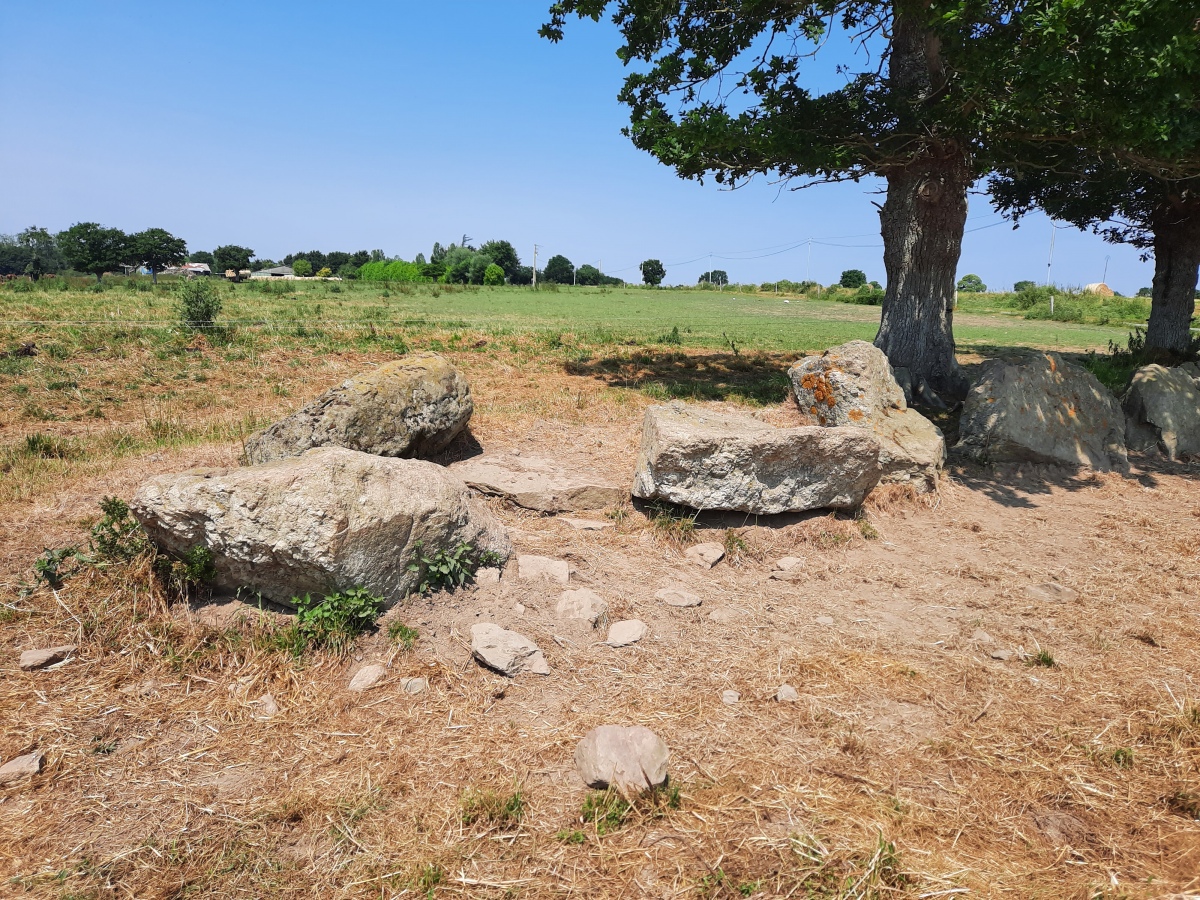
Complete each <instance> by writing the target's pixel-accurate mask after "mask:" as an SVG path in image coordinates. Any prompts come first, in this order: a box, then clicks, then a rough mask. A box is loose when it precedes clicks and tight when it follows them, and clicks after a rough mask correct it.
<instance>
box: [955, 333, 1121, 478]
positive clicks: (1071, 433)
mask: <svg viewBox="0 0 1200 900" xmlns="http://www.w3.org/2000/svg"><path fill="white" fill-rule="evenodd" d="M959 435H960V436H961V437H960V440H959V442H958V444H957V445H956V446H955V449H956V450H961V451H963V452H965V453H966V454H968V455H969V456H973V457H975V458H977V459H986V460H992V461H996V462H1037V463H1058V464H1067V465H1071V466H1083V467H1088V468H1092V469H1096V470H1098V471H1108V470H1111V469H1116V470H1119V471H1125V470H1127V469H1128V468H1129V460H1128V457H1127V454H1126V450H1125V416H1124V414H1123V413H1122V411H1121V405H1120V404H1119V403H1117V399H1116V398H1115V397H1114V396H1113V395H1112V394H1111V393H1109V391H1108V389H1107V388H1105V387H1104V385H1102V384H1101V383H1100V382H1099V381H1097V380H1096V376H1094V375H1093V374H1092V373H1091V372H1088V371H1087V370H1086V369H1083V368H1081V367H1079V366H1076V365H1073V364H1072V363H1069V362H1067V361H1065V360H1064V359H1063V358H1062V357H1061V356H1059V355H1058V354H1057V353H1039V354H1037V355H1036V356H1033V357H1030V358H1029V359H1025V360H1022V361H1021V362H1006V361H1004V360H992V361H991V362H988V363H985V364H984V365H983V367H982V370H981V372H980V376H979V379H978V380H977V381H976V382H975V386H974V387H972V388H971V392H970V393H969V394H968V395H967V400H966V403H965V404H964V405H963V410H962V417H961V419H960V420H959Z"/></svg>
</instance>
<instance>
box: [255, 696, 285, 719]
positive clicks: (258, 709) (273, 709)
mask: <svg viewBox="0 0 1200 900" xmlns="http://www.w3.org/2000/svg"><path fill="white" fill-rule="evenodd" d="M277 715H279V704H278V703H276V702H275V698H274V697H272V696H271V695H270V694H263V695H262V696H261V697H259V698H258V699H257V700H255V701H254V716H255V718H258V719H270V718H271V717H273V716H277Z"/></svg>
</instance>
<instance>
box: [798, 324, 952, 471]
mask: <svg viewBox="0 0 1200 900" xmlns="http://www.w3.org/2000/svg"><path fill="white" fill-rule="evenodd" d="M788 377H789V378H790V379H791V382H792V390H793V392H794V393H795V396H796V405H797V406H798V407H799V409H800V412H801V414H802V415H805V416H807V417H808V418H809V419H810V420H815V421H816V422H817V423H819V424H821V425H830V426H850V427H855V428H862V429H864V430H866V431H869V432H871V433H872V434H874V435H875V437H876V439H877V440H878V441H879V447H880V450H879V465H880V468H881V470H882V474H881V476H880V479H879V480H880V481H881V482H884V483H894V484H911V485H912V486H913V487H915V488H916V489H917V490H919V491H928V490H933V489H934V488H935V487H936V486H937V479H938V472H939V471H940V470H941V468H942V465H943V463H944V462H945V459H946V440H945V438H944V437H943V436H942V432H941V429H939V428H938V427H937V426H936V425H934V424H933V423H932V422H930V421H929V420H928V419H926V418H925V417H924V416H922V415H921V414H920V413H919V412H917V411H916V410H915V409H910V408H909V407H908V403H907V401H906V400H905V397H904V391H903V389H902V388H901V387H900V384H899V382H897V380H896V377H895V374H894V373H893V370H892V367H891V365H890V364H889V363H888V359H887V356H885V355H884V353H883V351H882V350H880V349H879V348H878V347H876V346H875V345H874V344H870V343H867V342H866V341H848V342H847V343H845V344H842V345H840V346H838V347H830V348H829V349H828V350H826V351H825V352H824V353H822V354H820V355H819V356H806V357H804V358H803V359H801V360H800V361H799V362H797V363H796V364H795V365H794V366H792V368H790V369H789V370H788Z"/></svg>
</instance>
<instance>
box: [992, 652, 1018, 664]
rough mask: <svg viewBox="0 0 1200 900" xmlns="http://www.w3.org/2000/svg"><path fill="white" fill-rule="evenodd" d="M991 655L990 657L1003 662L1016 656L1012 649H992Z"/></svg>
mask: <svg viewBox="0 0 1200 900" xmlns="http://www.w3.org/2000/svg"><path fill="white" fill-rule="evenodd" d="M991 655H992V659H999V660H1003V661H1005V662H1007V661H1008V660H1010V659H1012V658H1013V657H1014V656H1016V654H1015V653H1014V652H1013V651H1012V650H993V651H992V654H991Z"/></svg>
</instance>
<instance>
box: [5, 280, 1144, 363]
mask: <svg viewBox="0 0 1200 900" xmlns="http://www.w3.org/2000/svg"><path fill="white" fill-rule="evenodd" d="M83 284H84V282H77V283H75V284H74V285H73V286H72V288H71V289H69V290H58V289H45V288H43V287H42V286H40V285H39V286H38V289H36V290H33V291H20V292H18V291H15V290H13V289H12V288H11V287H9V288H7V289H5V290H3V291H2V292H0V336H2V337H3V339H4V340H6V341H7V342H8V343H12V342H13V341H16V340H20V339H22V338H23V337H27V336H28V335H29V334H30V333H32V332H39V331H41V332H45V331H50V332H60V333H64V334H65V333H69V334H70V335H72V336H74V337H76V338H82V337H83V335H84V334H88V333H90V334H91V335H92V336H93V337H92V339H93V340H96V339H98V340H99V341H100V342H103V341H104V340H105V339H104V338H103V337H102V336H101V335H100V332H104V331H110V332H111V331H114V330H120V331H124V332H126V333H128V331H129V330H130V329H132V330H134V331H137V330H140V329H149V330H157V329H162V328H170V327H173V326H174V325H175V323H176V320H177V313H176V310H175V306H174V297H173V293H172V288H171V286H170V285H169V284H167V283H165V282H164V283H162V284H160V285H159V286H158V287H157V288H151V287H150V285H149V283H148V280H147V279H141V280H138V281H127V280H124V279H115V280H114V281H113V282H111V283H108V284H107V285H106V289H105V290H104V291H102V292H93V291H92V290H90V289H87V288H84V287H83ZM220 287H221V290H222V292H223V298H224V310H223V312H222V314H221V316H220V318H219V321H220V322H221V323H223V324H227V325H232V326H236V328H237V329H238V330H241V331H245V330H262V331H266V332H276V333H281V334H290V335H294V336H296V337H299V338H305V337H310V336H312V337H315V336H320V337H321V338H322V341H323V342H329V341H333V342H334V343H338V342H339V337H338V336H339V335H342V336H344V337H345V338H347V339H348V340H349V341H350V342H353V340H354V339H355V338H354V337H352V335H355V334H357V333H361V332H364V331H365V332H371V333H374V332H375V331H379V330H382V331H388V332H399V333H400V334H402V335H406V336H411V337H418V336H421V335H423V334H428V333H432V332H439V333H445V332H455V331H460V330H461V331H471V332H481V333H484V334H490V335H503V334H514V333H522V332H530V331H535V332H539V331H542V332H562V333H565V334H572V335H575V336H576V337H577V338H579V339H583V340H584V341H585V342H587V343H590V344H596V345H605V344H613V343H622V342H627V341H635V342H638V343H659V342H662V339H663V338H667V339H668V340H667V342H668V343H675V337H674V334H673V329H678V342H679V344H680V345H682V346H685V347H697V348H712V349H718V348H723V349H730V348H731V344H732V345H733V346H735V347H736V348H738V349H739V350H741V349H747V350H762V351H780V352H789V351H812V350H818V349H823V348H825V347H829V346H832V345H835V344H840V343H842V342H844V341H847V340H851V339H854V338H860V339H863V340H871V339H873V338H874V336H875V333H876V331H877V329H878V326H879V308H878V307H872V306H855V305H852V304H846V303H838V302H831V301H825V300H815V299H807V298H803V297H789V298H786V302H785V298H782V297H780V296H778V295H773V294H758V293H746V292H739V291H728V292H724V293H722V292H716V291H711V290H696V291H689V290H676V289H671V290H653V289H646V288H612V289H604V288H590V287H578V288H569V287H561V288H553V289H548V290H547V289H543V290H538V291H533V290H531V289H529V288H517V287H502V288H475V287H465V288H464V287H446V286H433V285H420V286H413V285H405V286H402V287H400V288H397V287H396V286H392V287H391V288H387V287H383V286H379V285H368V284H355V283H343V284H337V283H324V282H284V283H271V284H269V285H260V284H257V283H253V282H250V283H244V284H239V285H232V284H224V283H221V285H220ZM1127 331H1128V327H1127V326H1110V325H1088V324H1079V323H1068V322H1056V321H1051V320H1036V319H1026V318H1024V317H1023V316H1022V315H1021V314H1020V313H1019V312H1014V311H1012V310H1008V309H1005V308H1003V307H1000V306H996V305H994V304H993V303H992V302H991V301H990V300H989V299H988V298H979V299H975V298H971V299H970V300H968V301H964V304H963V307H961V308H960V309H959V311H958V313H957V314H956V319H955V335H956V338H957V340H958V343H959V347H960V348H961V349H962V350H964V351H971V350H974V349H983V348H987V347H1010V346H1022V347H1035V348H1045V349H1061V350H1071V351H1086V350H1104V349H1106V348H1107V346H1108V343H1109V341H1111V340H1116V341H1118V342H1120V341H1122V340H1123V338H1124V335H1125V333H1126V332H1127Z"/></svg>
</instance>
